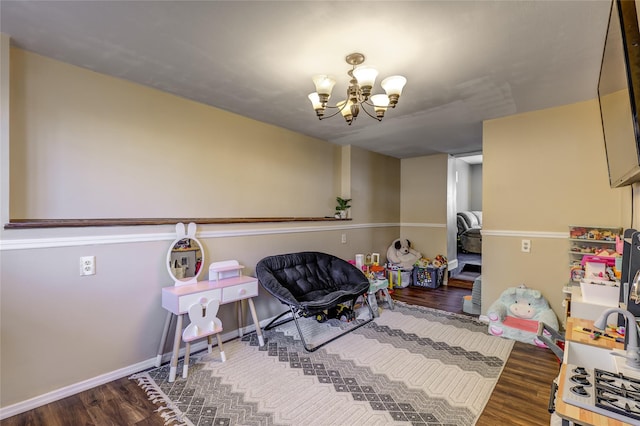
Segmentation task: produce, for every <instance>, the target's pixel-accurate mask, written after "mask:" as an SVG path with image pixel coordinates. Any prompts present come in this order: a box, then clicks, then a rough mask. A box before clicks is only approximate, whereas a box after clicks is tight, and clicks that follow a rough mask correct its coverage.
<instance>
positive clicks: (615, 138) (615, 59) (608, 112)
mask: <svg viewBox="0 0 640 426" xmlns="http://www.w3.org/2000/svg"><path fill="white" fill-rule="evenodd" d="M598 99H599V101H600V115H601V117H602V128H603V130H604V143H605V151H606V153H607V165H608V167H609V184H610V185H611V187H612V188H618V187H621V186H626V185H631V184H632V183H634V182H638V181H640V122H638V112H639V111H640V32H639V31H638V16H637V13H636V1H633V0H631V1H620V0H613V2H612V6H611V13H610V15H609V27H608V29H607V37H606V40H605V45H604V53H603V55H602V66H601V69H600V79H599V81H598Z"/></svg>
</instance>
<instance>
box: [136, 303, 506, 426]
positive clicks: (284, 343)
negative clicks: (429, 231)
mask: <svg viewBox="0 0 640 426" xmlns="http://www.w3.org/2000/svg"><path fill="white" fill-rule="evenodd" d="M344 326H345V323H340V322H339V321H337V320H336V321H329V322H325V323H322V324H320V323H318V322H316V321H315V320H313V319H304V326H303V333H304V334H305V336H308V335H309V334H308V333H314V334H313V335H314V336H315V335H317V334H318V333H332V332H335V331H336V327H338V328H339V327H344ZM347 326H350V325H347ZM486 330H487V326H486V324H484V323H481V322H478V321H477V320H475V318H472V317H467V316H463V315H457V314H451V313H448V312H443V311H438V310H434V309H429V308H423V307H418V306H412V305H407V304H403V303H396V307H395V309H394V310H389V309H384V310H383V311H382V313H381V315H380V317H379V318H376V319H375V321H374V322H371V323H369V324H367V325H365V326H363V327H361V328H359V329H357V330H355V331H353V332H352V333H349V334H347V335H346V336H344V337H341V338H340V339H337V340H335V341H333V342H332V343H330V344H328V345H326V346H324V347H322V348H320V349H319V350H317V351H316V352H312V353H308V352H306V351H305V350H304V349H303V347H302V344H301V342H300V340H299V337H298V332H297V330H296V327H295V324H294V323H292V322H290V323H287V324H283V325H281V326H278V327H276V328H275V329H272V330H269V331H266V332H265V333H264V334H265V338H266V340H267V342H266V345H265V346H264V347H262V348H261V347H259V346H258V342H257V339H256V336H255V334H253V335H247V336H245V337H244V338H242V339H235V340H232V341H229V342H227V343H225V345H224V349H225V353H226V355H227V361H226V362H224V363H222V362H221V361H220V357H219V352H218V351H217V348H214V350H213V353H212V354H206V352H205V353H204V354H202V355H200V356H197V355H196V356H194V357H193V358H192V359H193V364H192V365H190V367H189V377H188V378H187V379H182V378H181V377H180V378H177V379H176V381H175V382H173V383H169V382H168V381H167V379H168V376H169V366H168V365H163V366H161V367H160V368H156V369H152V370H149V371H146V372H142V373H139V374H136V375H134V376H132V379H135V380H137V382H138V384H139V385H140V386H141V387H142V388H143V389H145V391H146V392H147V394H148V395H149V398H150V399H152V400H153V401H154V402H155V403H156V404H158V405H159V406H160V408H159V409H158V411H159V412H160V414H161V415H162V416H163V417H164V418H165V419H166V420H167V424H176V425H177V424H186V425H291V426H298V425H349V426H354V425H367V426H369V425H389V424H398V425H428V426H436V425H441V426H445V425H456V426H462V425H473V424H474V423H475V422H476V421H477V419H478V417H479V416H480V414H481V413H482V410H483V409H484V407H485V405H486V403H487V401H488V400H489V397H490V395H491V392H492V391H493V388H494V386H495V384H496V382H497V381H498V378H499V376H500V374H501V373H502V369H503V368H504V364H505V362H506V360H507V358H508V357H509V354H510V353H511V349H512V347H513V341H511V340H506V339H501V338H499V337H495V336H491V335H488V334H487V332H486ZM178 371H179V372H181V371H182V366H181V365H179V367H178Z"/></svg>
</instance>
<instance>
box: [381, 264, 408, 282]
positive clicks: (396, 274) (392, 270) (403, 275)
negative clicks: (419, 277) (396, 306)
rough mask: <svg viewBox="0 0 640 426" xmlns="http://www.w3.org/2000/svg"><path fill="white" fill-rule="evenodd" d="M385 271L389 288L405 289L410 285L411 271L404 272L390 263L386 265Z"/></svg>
mask: <svg viewBox="0 0 640 426" xmlns="http://www.w3.org/2000/svg"><path fill="white" fill-rule="evenodd" d="M386 269H387V279H388V280H389V286H390V287H393V288H405V287H408V286H409V285H411V277H412V275H411V271H405V270H403V269H401V268H400V266H399V265H395V264H392V263H388V264H387V268H386Z"/></svg>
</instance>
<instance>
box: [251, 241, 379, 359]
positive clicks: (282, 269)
mask: <svg viewBox="0 0 640 426" xmlns="http://www.w3.org/2000/svg"><path fill="white" fill-rule="evenodd" d="M256 276H257V277H258V280H259V281H260V284H261V285H262V287H264V289H265V290H267V291H268V292H269V293H271V294H272V295H273V296H274V297H275V298H277V299H278V300H279V301H280V302H281V303H283V304H284V305H287V306H288V307H289V311H285V312H283V313H282V314H280V315H279V316H278V317H276V318H275V319H274V320H273V321H271V323H270V324H269V325H267V326H266V327H265V329H267V330H268V329H269V328H272V327H274V326H275V325H273V324H274V322H275V321H277V320H278V319H280V318H282V317H283V316H284V315H287V314H289V313H291V316H292V318H293V320H294V321H295V323H296V327H297V328H298V333H299V334H300V339H302V344H303V345H304V348H305V350H307V351H308V352H313V351H315V350H317V349H319V348H321V347H322V346H324V345H326V344H327V343H329V342H332V341H334V340H335V339H337V338H339V337H342V336H344V335H345V334H347V333H350V332H351V331H353V330H356V329H357V328H360V327H362V326H363V325H365V324H368V323H369V322H371V321H373V318H374V317H373V311H372V309H371V306H369V303H368V302H367V297H366V293H367V291H368V290H369V280H367V277H365V275H364V274H363V273H362V271H360V270H359V269H358V268H356V267H355V266H353V265H352V264H350V263H349V262H346V261H345V260H342V259H340V258H338V257H335V256H332V255H330V254H326V253H319V252H301V253H289V254H280V255H275V256H269V257H265V258H264V259H262V260H260V262H258V264H257V265H256ZM359 296H365V297H363V303H364V305H366V306H367V308H368V310H369V315H370V317H369V319H366V320H358V319H356V320H354V321H353V322H354V326H352V327H349V328H347V329H346V330H345V331H343V332H342V333H340V334H338V335H337V336H335V337H332V338H330V339H328V340H326V341H324V342H322V343H320V344H317V345H315V346H313V347H310V346H309V345H308V344H307V342H306V340H305V338H304V336H303V334H302V329H301V328H300V324H299V323H298V318H300V317H315V316H316V315H322V314H323V313H324V312H326V311H328V310H330V309H332V308H336V307H337V306H338V305H339V304H345V303H346V302H349V303H350V307H351V308H352V309H353V308H354V307H355V306H354V305H355V302H356V300H357V299H358V297H359ZM287 321H291V318H289V319H288V320H287ZM287 321H281V322H279V323H277V324H276V325H279V324H282V323H283V322H287Z"/></svg>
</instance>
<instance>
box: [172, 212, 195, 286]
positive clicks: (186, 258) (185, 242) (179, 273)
mask: <svg viewBox="0 0 640 426" xmlns="http://www.w3.org/2000/svg"><path fill="white" fill-rule="evenodd" d="M203 264H204V250H203V249H202V244H200V241H198V239H197V238H196V224H195V223H193V222H192V223H190V224H189V226H188V227H187V228H186V230H185V226H184V223H178V224H176V239H175V240H174V241H173V242H172V243H171V246H170V247H169V252H168V253H167V260H166V265H167V270H168V271H169V275H171V278H173V281H174V283H175V285H176V286H180V285H186V284H193V283H195V282H197V281H198V275H200V272H202V265H203Z"/></svg>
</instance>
